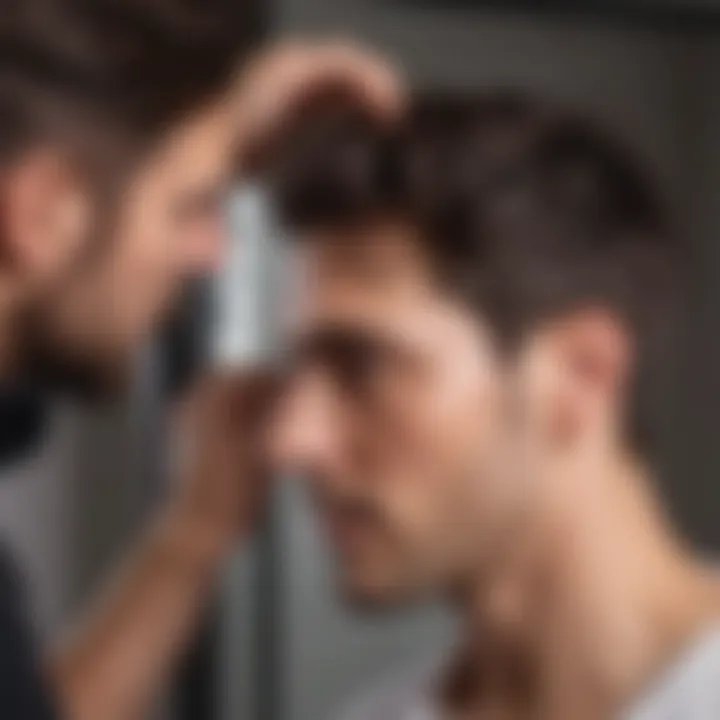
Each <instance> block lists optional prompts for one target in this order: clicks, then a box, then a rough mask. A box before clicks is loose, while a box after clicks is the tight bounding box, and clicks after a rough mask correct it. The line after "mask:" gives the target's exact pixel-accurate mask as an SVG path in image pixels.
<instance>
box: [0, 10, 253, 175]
mask: <svg viewBox="0 0 720 720" xmlns="http://www.w3.org/2000/svg"><path fill="white" fill-rule="evenodd" d="M258 5H259V3H249V2H248V0H203V1H202V2H200V1H197V0H0V6H1V7H0V163H3V162H4V163H7V162H9V161H10V160H12V158H13V157H15V156H17V155H18V154H20V153H22V152H23V151H24V150H25V149H27V148H28V147H29V146H32V145H33V144H34V143H37V142H42V141H46V142H47V141H49V142H52V141H57V140H63V141H64V142H66V143H68V146H70V143H71V140H72V141H75V142H82V141H83V140H85V141H87V140H88V139H89V138H90V137H91V136H93V134H98V135H102V138H101V142H102V143H104V144H105V145H108V144H110V143H111V142H112V140H113V139H114V140H115V141H116V142H118V144H122V143H126V144H127V145H128V146H133V147H137V145H138V144H143V145H144V144H147V143H152V142H153V141H154V140H155V139H157V138H158V137H159V136H160V135H161V134H162V132H163V131H164V130H165V129H166V128H167V127H168V126H169V125H172V123H174V122H176V121H177V120H178V119H180V118H182V117H183V116H184V115H185V114H187V113H189V112H192V111H193V110H194V109H196V108H199V107H201V106H202V105H203V103H204V102H206V101H208V100H211V99H213V97H214V96H215V95H217V94H219V93H221V92H222V90H223V89H224V88H225V87H226V85H227V84H228V82H229V80H230V78H231V76H232V74H233V72H234V71H235V70H236V69H237V67H238V64H239V62H240V61H241V59H242V56H243V53H244V52H247V51H248V49H249V48H250V46H251V41H252V40H253V38H254V35H255V34H256V32H257V28H258V24H257V13H256V12H254V11H253V8H257V6H258ZM63 133H64V135H63ZM105 149H106V148H105Z"/></svg>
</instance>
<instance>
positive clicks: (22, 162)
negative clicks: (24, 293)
mask: <svg viewBox="0 0 720 720" xmlns="http://www.w3.org/2000/svg"><path fill="white" fill-rule="evenodd" d="M85 190H86V186H85V185H84V184H83V183H82V182H81V179H80V174H79V173H78V172H76V171H75V169H74V168H73V166H72V165H71V163H69V162H68V161H67V159H66V158H64V157H62V156H61V155H59V154H58V153H55V152H52V151H50V150H37V151H34V152H32V153H29V154H28V155H26V156H24V157H22V158H20V159H19V160H18V161H17V162H16V163H14V164H13V165H12V166H11V167H10V168H8V169H7V171H6V172H5V173H4V174H3V178H2V213H1V214H0V218H1V219H0V222H1V223H2V225H1V226H0V242H1V243H2V245H1V247H0V263H2V271H3V272H10V273H13V274H18V275H20V276H22V277H24V278H26V279H31V280H33V281H36V280H37V281H42V279H44V278H48V277H52V276H53V275H54V274H55V273H57V272H59V271H61V270H62V269H63V268H65V267H66V266H67V265H68V264H69V263H70V261H71V260H72V259H73V258H74V257H75V253H76V251H77V249H78V247H79V245H80V244H81V243H82V242H83V240H84V239H85V238H86V237H87V235H88V231H89V221H90V213H89V208H90V202H89V196H88V194H87V192H86V191H85Z"/></svg>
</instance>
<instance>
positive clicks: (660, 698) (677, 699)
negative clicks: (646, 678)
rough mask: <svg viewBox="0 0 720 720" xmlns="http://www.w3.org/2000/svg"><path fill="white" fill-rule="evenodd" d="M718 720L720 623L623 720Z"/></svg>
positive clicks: (708, 631) (719, 701)
mask: <svg viewBox="0 0 720 720" xmlns="http://www.w3.org/2000/svg"><path fill="white" fill-rule="evenodd" d="M675 718H687V720H717V719H718V718H720V623H718V624H717V625H716V626H715V627H713V628H711V629H709V630H707V631H706V632H705V633H703V635H702V637H701V638H699V639H698V640H697V641H696V642H695V643H693V644H692V646H691V647H689V648H688V650H687V651H686V652H684V653H682V654H681V656H680V657H679V658H678V659H677V660H676V661H675V662H674V663H672V665H671V667H670V668H669V669H668V671H666V672H665V673H664V674H663V675H662V676H661V677H660V679H659V681H657V682H656V683H655V684H654V685H653V686H652V687H651V689H650V691H649V692H648V693H647V694H646V695H645V696H644V697H643V698H642V699H641V701H640V702H639V703H638V704H637V705H636V706H635V707H634V708H633V709H632V710H631V711H630V712H629V713H627V714H626V715H625V720H674V719H675Z"/></svg>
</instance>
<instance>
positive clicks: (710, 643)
mask: <svg viewBox="0 0 720 720" xmlns="http://www.w3.org/2000/svg"><path fill="white" fill-rule="evenodd" d="M440 671H441V664H439V663H437V662H436V663H433V664H431V665H426V666H425V667H424V668H420V669H418V670H415V671H412V672H410V673H406V674H405V677H403V678H400V679H396V680H395V681H393V682H391V683H386V684H385V685H384V686H383V685H381V686H380V687H379V688H378V689H377V691H376V692H375V693H373V694H371V695H370V696H369V697H367V698H366V699H364V700H362V701H361V702H359V703H357V704H355V705H354V706H352V707H351V708H350V709H349V711H348V712H346V713H344V714H342V715H341V720H442V718H441V714H440V711H439V709H438V707H437V705H436V699H435V685H436V681H437V678H438V677H439V674H440ZM620 718H621V720H720V628H718V629H716V630H713V631H711V632H708V633H706V634H705V635H703V637H702V638H701V639H700V640H699V641H697V642H695V643H693V645H692V646H691V647H690V648H689V649H688V651H686V652H685V653H683V654H682V655H681V657H680V658H679V659H678V660H676V661H675V662H674V663H673V664H672V665H671V667H670V668H669V670H667V671H666V672H665V673H663V675H662V676H661V677H660V679H659V680H658V681H657V682H656V683H655V684H654V685H653V686H652V687H651V688H650V690H649V692H648V693H647V694H646V695H645V696H644V697H642V698H641V699H640V700H638V701H637V703H635V704H634V705H633V706H632V707H631V708H629V709H628V710H627V711H626V712H624V713H622V714H621V716H620Z"/></svg>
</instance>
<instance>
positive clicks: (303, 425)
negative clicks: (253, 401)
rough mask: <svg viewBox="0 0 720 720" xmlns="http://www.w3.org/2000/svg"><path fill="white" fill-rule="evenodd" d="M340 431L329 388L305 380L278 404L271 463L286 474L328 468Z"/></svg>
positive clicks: (335, 453)
mask: <svg viewBox="0 0 720 720" xmlns="http://www.w3.org/2000/svg"><path fill="white" fill-rule="evenodd" d="M340 431H341V424H340V417H339V413H338V407H337V404H336V403H335V402H334V400H333V398H332V396H331V394H330V392H329V390H328V388H327V387H325V385H324V383H323V382H322V381H321V380H319V379H314V378H312V377H307V378H305V379H303V380H301V381H299V382H297V383H295V385H294V387H292V388H290V389H289V390H288V392H287V393H286V395H285V396H284V397H283V398H281V400H280V402H279V403H278V407H277V409H276V412H275V416H274V418H273V422H272V424H271V432H270V454H271V458H272V461H273V464H274V465H275V466H276V467H277V468H278V469H281V470H284V471H289V472H303V471H307V470H310V469H313V468H317V467H327V465H328V464H329V463H333V462H334V461H335V460H336V459H337V456H338V452H339V434H340Z"/></svg>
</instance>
